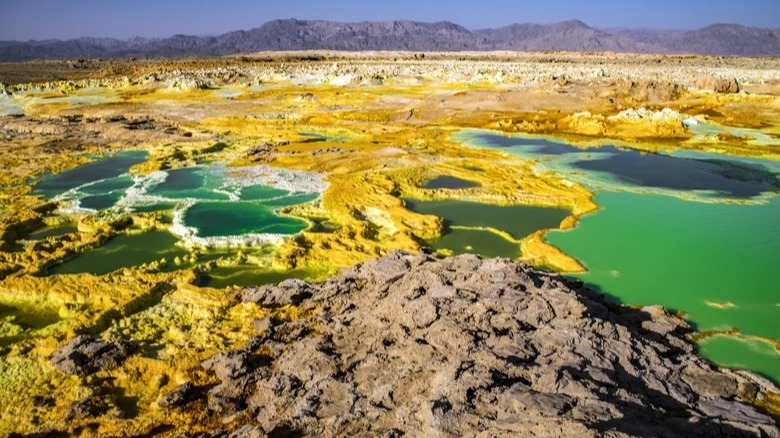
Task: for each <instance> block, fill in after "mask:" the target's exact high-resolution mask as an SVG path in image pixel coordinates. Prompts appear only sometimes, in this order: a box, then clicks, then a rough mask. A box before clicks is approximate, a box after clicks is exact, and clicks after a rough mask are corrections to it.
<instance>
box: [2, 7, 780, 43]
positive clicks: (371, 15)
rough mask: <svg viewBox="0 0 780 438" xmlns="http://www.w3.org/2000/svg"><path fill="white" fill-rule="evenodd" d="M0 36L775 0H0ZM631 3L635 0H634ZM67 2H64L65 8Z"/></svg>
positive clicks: (484, 17)
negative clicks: (620, 0) (373, 1)
mask: <svg viewBox="0 0 780 438" xmlns="http://www.w3.org/2000/svg"><path fill="white" fill-rule="evenodd" d="M4 3H5V5H4V7H3V14H2V15H0V40H16V41H27V40H47V39H73V38H79V37H96V38H117V39H123V40H124V39H128V38H133V37H144V38H166V37H170V36H173V35H176V34H186V35H199V36H204V35H218V34H222V33H225V32H230V31H235V30H245V29H251V28H254V27H259V26H261V25H262V24H263V23H266V22H268V21H272V20H275V19H284V18H297V19H302V20H314V19H319V20H328V21H341V22H360V21H391V20H412V21H421V22H436V21H451V22H453V23H456V24H459V25H462V26H464V27H466V28H468V29H470V30H474V29H481V28H497V27H502V26H507V25H510V24H513V23H541V24H544V23H556V22H560V21H566V20H574V19H576V20H581V21H583V22H585V23H586V24H588V25H589V26H593V27H597V28H620V27H627V28H648V29H659V30H686V29H696V28H700V27H704V26H708V25H712V24H716V23H729V24H741V25H745V26H751V27H763V28H777V27H780V26H778V21H780V20H778V18H779V17H780V2H778V1H776V0H746V1H731V0H729V1H726V0H712V1H706V0H679V1H672V0H661V1H656V2H654V3H652V4H651V3H641V4H639V3H636V2H628V3H626V4H623V3H621V4H617V5H616V4H614V2H610V1H606V0H590V1H577V0H562V1H557V2H554V3H552V2H548V3H544V4H540V3H539V2H538V1H537V2H528V1H512V0H486V1H483V2H480V3H479V4H475V3H474V2H469V1H460V0H454V1H444V0H428V1H423V0H417V1H412V0H396V1H394V2H392V3H388V4H385V3H378V4H366V3H365V2H357V1H353V0H331V1H316V0H296V1H292V0H291V1H287V2H284V3H279V2H260V1H251V0H225V1H210V0H168V1H165V2H163V1H153V0H136V1H132V2H131V1H98V0H60V1H55V0H5V2H4ZM635 3H636V4H635ZM68 5H70V7H68Z"/></svg>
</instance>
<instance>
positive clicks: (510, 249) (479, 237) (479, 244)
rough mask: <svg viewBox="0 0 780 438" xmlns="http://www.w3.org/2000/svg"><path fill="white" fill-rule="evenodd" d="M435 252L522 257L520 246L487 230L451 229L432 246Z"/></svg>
mask: <svg viewBox="0 0 780 438" xmlns="http://www.w3.org/2000/svg"><path fill="white" fill-rule="evenodd" d="M430 246H431V248H432V249H434V250H437V251H438V250H445V251H452V253H453V254H479V255H481V256H483V257H508V258H512V259H516V258H519V257H520V245H518V244H516V243H514V242H510V241H508V240H506V239H504V238H503V237H501V236H499V235H497V234H495V233H492V232H490V231H485V230H469V229H450V230H448V231H447V232H446V233H445V234H444V236H442V238H441V239H439V240H437V241H435V242H433V243H431V244H430Z"/></svg>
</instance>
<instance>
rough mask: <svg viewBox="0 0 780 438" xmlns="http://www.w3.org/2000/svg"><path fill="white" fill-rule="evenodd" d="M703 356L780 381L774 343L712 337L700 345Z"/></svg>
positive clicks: (779, 370) (724, 364)
mask: <svg viewBox="0 0 780 438" xmlns="http://www.w3.org/2000/svg"><path fill="white" fill-rule="evenodd" d="M699 349H700V352H701V354H702V355H703V356H705V357H707V358H709V359H710V360H712V361H714V362H716V363H718V364H720V365H723V366H727V367H734V368H747V369H750V370H753V371H755V372H757V373H760V374H763V375H764V376H766V377H769V378H770V379H772V380H774V381H775V382H778V381H780V369H779V368H780V367H778V363H777V362H778V360H777V355H778V353H777V350H776V349H775V346H774V344H773V343H771V342H768V341H764V340H760V339H743V338H737V337H734V336H722V335H716V336H711V337H709V338H706V339H704V340H702V341H701V342H700V343H699Z"/></svg>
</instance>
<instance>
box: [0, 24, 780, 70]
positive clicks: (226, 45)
mask: <svg viewBox="0 0 780 438" xmlns="http://www.w3.org/2000/svg"><path fill="white" fill-rule="evenodd" d="M316 49H327V50H352V51H360V50H408V51H466V50H474V51H487V50H520V51H548V50H562V51H576V52H603V51H615V52H635V53H665V54H672V53H690V54H701V55H723V56H780V29H759V28H753V27H746V26H741V25H736V24H714V25H711V26H707V27H704V28H701V29H697V30H692V31H663V30H653V29H629V28H616V29H596V28H593V27H590V26H588V25H587V24H585V23H583V22H581V21H578V20H571V21H563V22H560V23H554V24H528V23H526V24H512V25H510V26H506V27H501V28H497V29H479V30H473V31H472V30H468V29H466V28H465V27H463V26H460V25H457V24H455V23H450V22H447V21H440V22H437V23H421V22H415V21H382V22H361V23H338V22H332V21H321V20H315V21H305V20H296V19H286V20H273V21H269V22H267V23H265V24H263V25H262V26H260V27H257V28H254V29H250V30H240V31H235V32H228V33H225V34H222V35H218V36H205V37H199V36H189V35H174V36H172V37H170V38H162V39H147V38H131V39H128V40H118V39H113V38H78V39H74V40H67V41H61V40H46V41H24V42H22V41H0V60H4V61H23V60H31V59H68V58H110V57H175V56H210V55H230V54H235V53H251V52H260V51H273V50H316Z"/></svg>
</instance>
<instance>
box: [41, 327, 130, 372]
mask: <svg viewBox="0 0 780 438" xmlns="http://www.w3.org/2000/svg"><path fill="white" fill-rule="evenodd" d="M134 349H135V348H134V345H132V344H130V343H127V342H123V341H117V342H105V341H100V340H98V339H97V338H95V337H93V336H90V335H80V336H76V337H75V338H73V340H72V341H70V342H69V343H67V344H65V345H63V346H62V347H60V348H59V349H58V350H56V351H55V352H54V353H52V355H51V363H52V364H53V365H54V366H55V367H57V368H59V369H60V371H62V372H63V373H66V374H74V375H78V376H87V375H90V374H94V373H96V372H98V371H103V370H110V369H113V368H116V367H118V366H119V365H121V364H122V363H123V362H124V361H125V359H127V357H128V356H129V355H130V354H132V353H133V351H134Z"/></svg>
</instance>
